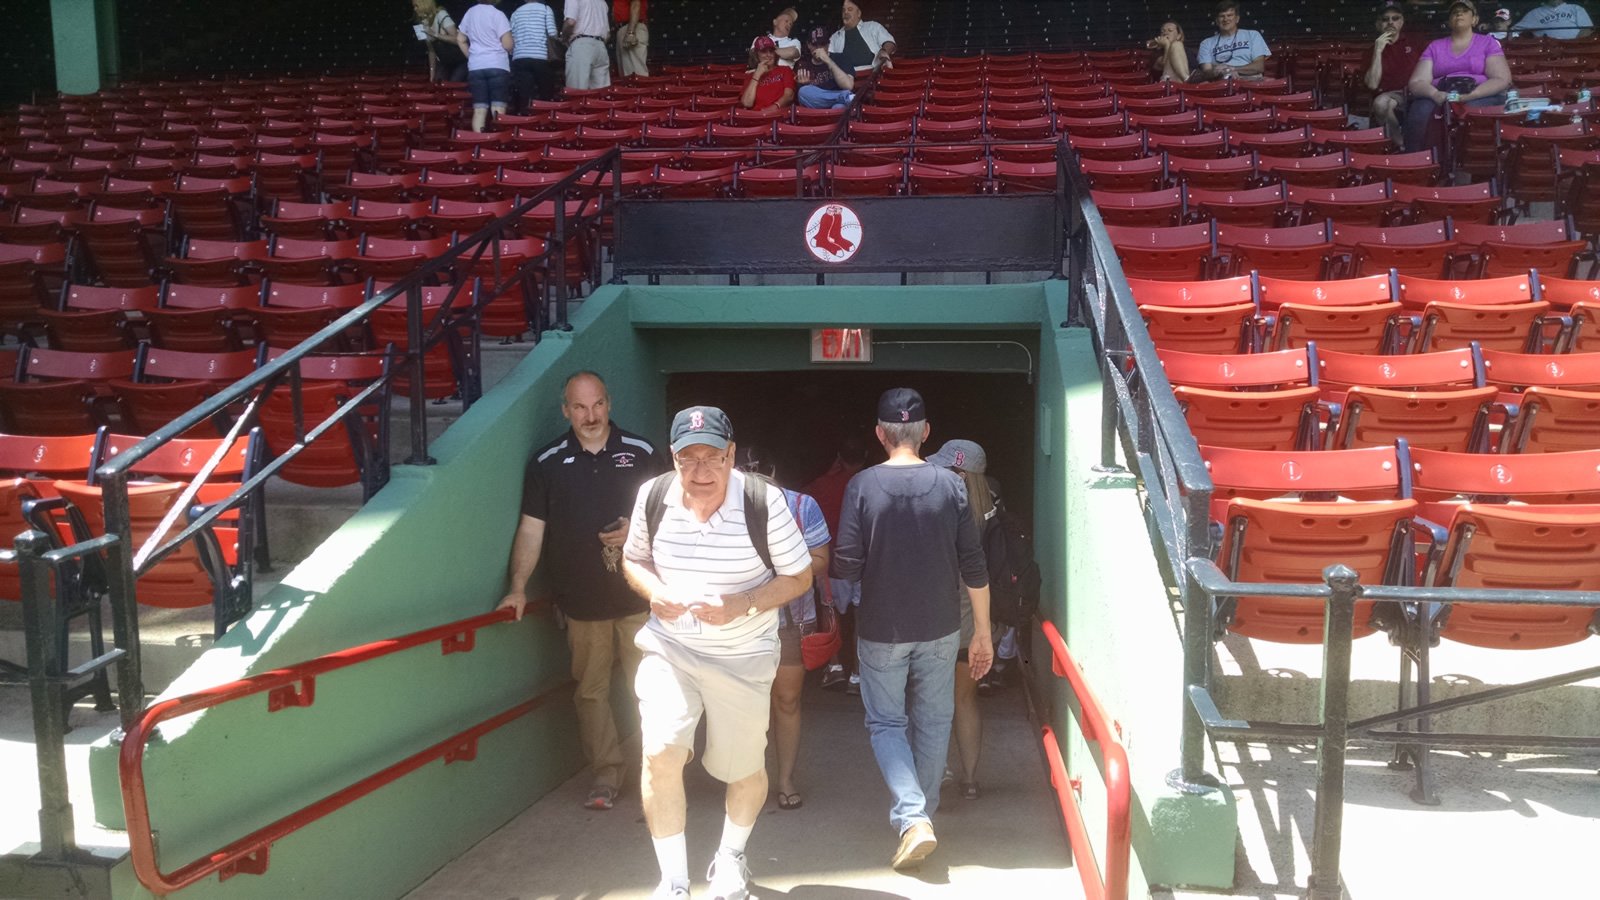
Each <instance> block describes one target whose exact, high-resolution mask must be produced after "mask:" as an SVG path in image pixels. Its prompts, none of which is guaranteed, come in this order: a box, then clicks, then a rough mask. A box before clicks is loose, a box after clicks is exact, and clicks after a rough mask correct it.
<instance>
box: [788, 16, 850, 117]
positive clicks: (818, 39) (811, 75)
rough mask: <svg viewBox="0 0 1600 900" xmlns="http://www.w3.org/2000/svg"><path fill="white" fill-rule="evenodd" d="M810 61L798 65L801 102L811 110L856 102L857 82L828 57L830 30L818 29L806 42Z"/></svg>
mask: <svg viewBox="0 0 1600 900" xmlns="http://www.w3.org/2000/svg"><path fill="white" fill-rule="evenodd" d="M806 52H807V53H808V54H809V55H810V58H809V59H801V60H799V61H798V62H796V63H795V64H794V80H795V83H796V84H798V85H800V92H799V94H798V95H797V98H796V99H797V100H798V101H799V103H800V105H801V106H806V107H810V108H811V109H838V108H840V107H844V106H849V105H850V103H851V101H853V100H855V98H856V95H855V94H853V93H851V91H853V90H855V86H856V79H855V76H854V75H851V74H850V73H849V72H846V71H845V70H844V69H842V68H840V67H839V64H838V63H837V62H834V60H833V57H832V56H830V55H829V54H828V29H826V28H820V27H819V28H814V29H812V31H811V34H810V36H809V39H808V40H807V41H806Z"/></svg>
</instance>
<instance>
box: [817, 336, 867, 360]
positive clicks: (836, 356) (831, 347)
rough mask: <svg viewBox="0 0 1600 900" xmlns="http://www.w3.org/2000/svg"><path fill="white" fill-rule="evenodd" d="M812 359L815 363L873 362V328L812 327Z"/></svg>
mask: <svg viewBox="0 0 1600 900" xmlns="http://www.w3.org/2000/svg"><path fill="white" fill-rule="evenodd" d="M811 361H812V362H814V363H869V362H872V329H870V328H813V329H811Z"/></svg>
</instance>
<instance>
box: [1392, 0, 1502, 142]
mask: <svg viewBox="0 0 1600 900" xmlns="http://www.w3.org/2000/svg"><path fill="white" fill-rule="evenodd" d="M1446 15H1447V21H1448V22H1449V25H1450V34H1449V35H1448V36H1447V37H1442V38H1440V39H1438V40H1436V41H1434V42H1433V43H1431V44H1429V45H1428V47H1427V49H1425V50H1423V51H1422V56H1421V57H1420V58H1418V60H1417V67H1416V69H1414V70H1412V72H1411V82H1410V84H1408V85H1407V86H1406V87H1407V90H1408V91H1409V92H1410V95H1411V101H1410V103H1409V104H1408V105H1407V106H1406V121H1405V128H1404V129H1403V131H1404V135H1405V149H1406V152H1408V153H1409V152H1414V151H1417V150H1425V149H1427V144H1428V128H1429V125H1430V124H1431V123H1432V121H1433V117H1434V113H1435V112H1437V111H1438V109H1439V108H1440V107H1441V106H1443V105H1444V104H1445V103H1446V102H1447V100H1448V99H1449V97H1450V95H1451V94H1455V95H1457V97H1456V100H1457V102H1460V103H1464V104H1466V105H1468V106H1493V105H1496V104H1499V103H1503V102H1504V101H1505V92H1506V89H1507V88H1509V87H1510V86H1511V67H1510V66H1509V65H1507V64H1506V55H1505V52H1504V51H1503V50H1501V49H1500V42H1499V41H1497V40H1495V39H1494V38H1492V37H1490V36H1489V35H1487V34H1478V33H1477V32H1476V29H1477V27H1478V9H1477V7H1476V6H1474V5H1473V4H1471V3H1469V2H1467V0H1456V2H1454V3H1452V4H1450V7H1449V9H1448V10H1447V11H1446Z"/></svg>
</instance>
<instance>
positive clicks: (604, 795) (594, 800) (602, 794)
mask: <svg viewBox="0 0 1600 900" xmlns="http://www.w3.org/2000/svg"><path fill="white" fill-rule="evenodd" d="M616 805H617V789H616V788H614V787H606V786H605V785H599V786H597V787H595V788H593V789H591V790H590V791H589V796H588V797H586V798H584V801H583V806H584V808H585V809H596V810H606V809H611V808H612V807H613V806H616Z"/></svg>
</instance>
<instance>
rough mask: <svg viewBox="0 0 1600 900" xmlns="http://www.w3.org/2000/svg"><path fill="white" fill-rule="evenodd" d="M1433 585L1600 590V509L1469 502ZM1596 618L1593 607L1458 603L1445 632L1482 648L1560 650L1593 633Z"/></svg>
mask: <svg viewBox="0 0 1600 900" xmlns="http://www.w3.org/2000/svg"><path fill="white" fill-rule="evenodd" d="M1435 583H1436V584H1438V585H1441V586H1450V587H1460V588H1490V589H1498V588H1520V589H1525V590H1547V591H1594V590H1600V506H1499V505H1494V504H1479V503H1468V504H1465V505H1463V506H1461V507H1459V508H1458V509H1457V510H1456V511H1455V517H1454V519H1453V520H1452V521H1451V523H1450V538H1449V541H1448V543H1447V544H1446V545H1445V548H1444V554H1443V557H1442V560H1441V563H1440V566H1439V571H1438V574H1437V576H1436V577H1435ZM1597 613H1600V610H1597V609H1595V608H1593V607H1570V606H1566V607H1563V606H1522V605H1515V606H1513V605H1510V604H1498V603H1458V604H1455V605H1453V606H1452V607H1451V608H1449V609H1448V611H1447V612H1445V613H1444V614H1443V615H1442V616H1441V619H1442V625H1441V627H1440V634H1441V636H1442V637H1446V638H1449V639H1450V640H1453V641H1458V642H1460V643H1463V644H1471V645H1474V646H1478V647H1493V648H1497V649H1507V650H1510V649H1525V650H1534V649H1540V648H1544V647H1559V646H1563V645H1565V644H1575V643H1577V642H1579V641H1581V640H1584V639H1585V638H1587V637H1588V636H1589V635H1590V634H1591V633H1594V630H1595V627H1596V624H1597V621H1600V620H1597V618H1596V616H1597Z"/></svg>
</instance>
